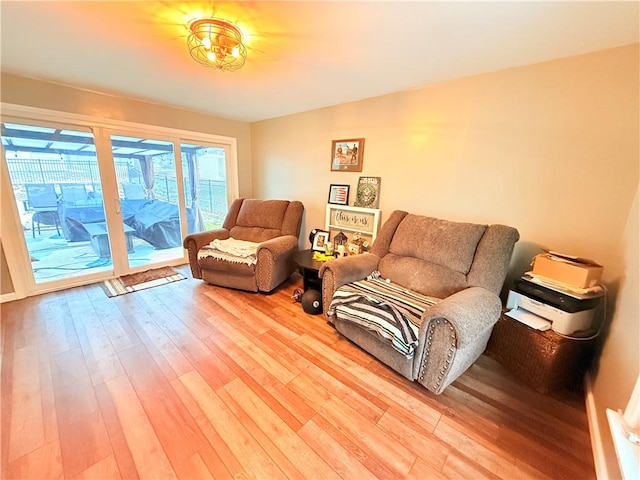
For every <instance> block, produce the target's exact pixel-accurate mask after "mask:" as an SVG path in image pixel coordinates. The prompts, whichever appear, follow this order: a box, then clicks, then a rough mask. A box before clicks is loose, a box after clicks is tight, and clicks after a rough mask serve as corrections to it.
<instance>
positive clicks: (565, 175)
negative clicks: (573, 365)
mask: <svg viewBox="0 0 640 480" xmlns="http://www.w3.org/2000/svg"><path fill="white" fill-rule="evenodd" d="M638 56H639V49H638V45H637V44H635V45H631V46H627V47H622V48H616V49H611V50H605V51H601V52H596V53H592V54H588V55H581V56H576V57H570V58H566V59H562V60H557V61H552V62H546V63H541V64H537V65H531V66H526V67H521V68H514V69H509V70H504V71H500V72H494V73H490V74H486V75H480V76H475V77H470V78H465V79H461V80H457V81H452V82H447V83H443V84H439V85H434V86H431V87H427V88H422V89H419V90H414V91H409V92H402V93H396V94H392V95H387V96H383V97H378V98H372V99H368V100H364V101H360V102H354V103H349V104H343V105H338V106H335V107H330V108H324V109H320V110H315V111H311V112H306V113H302V114H298V115H291V116H287V117H283V118H278V119H273V120H268V121H263V122H259V123H255V124H252V128H251V139H252V145H253V150H252V155H253V179H254V184H253V186H254V194H255V195H256V196H259V197H267V198H290V199H298V200H301V201H303V202H304V204H305V207H306V219H305V224H304V232H305V235H303V237H306V233H308V231H309V230H310V229H311V228H314V227H323V225H324V212H325V202H326V199H327V194H328V189H329V184H331V183H348V184H350V185H351V186H352V193H351V198H350V201H351V202H353V200H354V194H353V189H354V188H355V186H356V183H357V180H358V176H359V175H372V176H380V177H382V189H381V204H380V208H381V210H382V216H383V221H384V219H386V218H387V217H388V215H389V214H390V213H391V211H392V210H395V209H404V210H408V211H411V212H414V213H422V214H428V215H432V216H436V217H441V218H446V219H451V220H464V221H471V222H487V223H494V222H496V223H505V224H509V225H513V226H515V227H517V228H518V229H519V231H520V234H521V240H520V242H519V243H518V245H517V248H516V252H515V256H514V261H513V264H512V269H511V273H510V278H512V277H514V276H519V275H521V274H522V272H524V271H525V270H526V269H527V268H528V264H529V262H530V261H531V258H532V256H533V255H534V254H536V253H538V252H539V251H540V249H542V248H548V249H553V250H557V251H560V252H567V253H571V254H575V255H579V256H584V257H588V258H592V259H594V260H596V261H598V262H600V263H601V264H602V265H604V266H605V269H604V282H606V284H607V285H608V286H609V287H610V290H611V294H612V295H611V301H610V302H609V305H610V310H612V309H613V308H614V306H615V305H616V303H621V302H624V303H625V304H626V305H635V315H633V310H634V309H629V310H631V312H630V313H632V314H631V315H627V314H625V315H622V314H617V315H616V316H615V318H614V320H613V321H614V322H615V324H616V326H615V330H614V331H613V332H612V335H611V336H610V343H609V344H608V345H607V347H606V349H605V356H603V360H602V362H601V364H600V369H599V371H598V375H597V377H596V381H595V384H596V392H597V397H596V403H597V405H598V408H599V411H602V410H603V409H604V407H608V406H612V407H614V408H617V407H619V406H622V407H624V404H625V403H626V397H625V395H627V396H628V393H629V392H630V391H631V389H632V388H633V382H632V377H633V380H635V377H634V375H635V376H637V375H638V372H639V370H640V369H639V367H638V355H637V350H638V336H637V335H631V336H626V335H625V334H624V332H626V331H628V332H637V331H638V326H637V323H638V314H637V304H638V289H637V288H636V289H635V290H633V288H631V289H628V288H627V289H625V290H624V292H623V294H624V296H625V298H624V299H621V298H616V296H617V288H618V286H619V284H620V282H622V281H623V279H624V278H625V277H626V276H627V275H628V270H627V269H628V268H636V267H637V265H632V266H628V265H627V262H628V261H629V258H628V257H629V250H628V249H629V248H630V247H628V246H626V244H629V243H630V244H631V247H633V245H635V246H636V247H637V244H638V231H637V229H636V230H635V231H631V232H630V233H629V232H627V236H631V237H632V238H631V239H630V240H629V241H627V242H625V246H623V242H622V239H624V238H625V228H626V226H627V223H628V219H629V217H630V215H631V212H632V211H636V212H637V209H636V210H632V205H633V202H634V195H635V193H636V189H637V185H638V169H639V165H638V159H639V151H638V144H639V134H638V132H639V128H640V125H639V121H638V111H639V109H638V91H639V83H638V78H639V68H638ZM358 137H363V138H365V149H364V169H363V171H362V173H361V174H360V173H343V172H331V171H330V168H329V165H330V150H331V140H335V139H345V138H358ZM636 202H637V200H636ZM636 208H637V207H636ZM636 215H637V213H636ZM305 246H308V243H306V240H305ZM616 332H617V334H616ZM618 352H619V353H618ZM623 352H624V353H623ZM629 352H635V354H631V353H629ZM628 353H629V354H628ZM627 354H628V355H627ZM603 378H607V381H606V383H607V384H609V383H616V384H617V385H618V388H615V389H611V390H609V391H607V389H606V388H604V382H603V381H602V379H603ZM601 385H602V388H601ZM601 429H607V430H608V427H607V426H606V424H603V425H601ZM607 447H608V450H607V454H608V457H609V459H610V460H611V459H612V458H614V457H612V455H613V452H612V450H611V449H610V448H609V447H610V446H609V445H608V446H607ZM612 461H613V462H615V460H612Z"/></svg>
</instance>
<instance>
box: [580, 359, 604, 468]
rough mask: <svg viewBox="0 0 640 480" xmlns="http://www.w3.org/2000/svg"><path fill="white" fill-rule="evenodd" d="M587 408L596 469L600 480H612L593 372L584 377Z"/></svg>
mask: <svg viewBox="0 0 640 480" xmlns="http://www.w3.org/2000/svg"><path fill="white" fill-rule="evenodd" d="M584 391H585V398H584V400H585V407H586V410H587V420H588V422H589V436H590V437H591V450H592V451H593V463H594V466H595V469H596V478H597V479H598V480H607V479H610V478H611V476H610V475H609V473H610V472H609V469H608V468H607V461H606V457H605V454H604V447H603V445H602V434H601V430H600V424H599V423H598V409H597V408H596V402H595V399H594V398H593V384H592V382H591V372H587V374H586V375H585V377H584Z"/></svg>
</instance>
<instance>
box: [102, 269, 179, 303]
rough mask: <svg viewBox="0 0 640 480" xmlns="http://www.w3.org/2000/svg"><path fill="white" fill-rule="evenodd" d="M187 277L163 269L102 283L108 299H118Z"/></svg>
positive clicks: (171, 270)
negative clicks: (120, 296) (127, 294)
mask: <svg viewBox="0 0 640 480" xmlns="http://www.w3.org/2000/svg"><path fill="white" fill-rule="evenodd" d="M186 278H187V277H185V276H184V275H182V274H181V273H178V272H176V271H175V270H174V269H173V268H170V267H162V268H156V269H153V270H147V271H145V272H139V273H133V274H131V275H124V276H122V277H120V278H114V279H112V280H105V281H104V282H102V283H101V287H102V289H103V290H104V293H106V294H107V296H108V297H116V296H118V295H124V294H125V293H132V292H137V291H140V290H144V289H146V288H151V287H157V286H160V285H166V284H167V283H173V282H177V281H179V280H184V279H186Z"/></svg>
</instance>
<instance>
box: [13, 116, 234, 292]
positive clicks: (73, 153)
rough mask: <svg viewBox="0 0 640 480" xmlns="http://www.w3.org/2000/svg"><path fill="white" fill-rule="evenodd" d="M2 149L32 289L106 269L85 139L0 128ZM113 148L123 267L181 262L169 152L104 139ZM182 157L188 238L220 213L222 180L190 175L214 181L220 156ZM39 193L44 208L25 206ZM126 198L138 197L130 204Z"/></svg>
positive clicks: (201, 150) (192, 153) (92, 162)
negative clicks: (47, 196) (44, 194)
mask: <svg viewBox="0 0 640 480" xmlns="http://www.w3.org/2000/svg"><path fill="white" fill-rule="evenodd" d="M41 140H42V141H41ZM2 141H3V146H4V149H5V152H6V162H7V167H8V170H9V173H10V177H11V182H12V187H13V193H14V195H15V198H16V203H17V206H18V212H19V215H20V219H21V225H22V231H23V234H24V238H25V242H26V245H27V250H28V252H29V255H30V259H31V266H32V270H33V273H34V277H35V278H36V283H41V282H43V281H50V280H57V279H61V278H67V277H73V276H77V275H84V274H87V273H94V272H99V271H104V270H109V269H111V268H112V260H111V255H110V251H109V243H108V237H107V235H108V233H107V231H106V223H105V218H104V206H103V199H102V188H101V183H100V175H99V170H98V162H97V158H96V153H95V146H94V145H93V138H92V136H91V133H90V132H79V131H77V132H71V131H60V130H54V129H46V128H43V127H30V126H24V125H13V124H6V123H3V124H2ZM43 141H45V143H43ZM143 143H144V145H143ZM112 144H113V160H114V168H115V172H116V179H117V185H118V197H119V198H120V199H121V204H122V217H123V222H124V225H123V227H124V229H125V235H126V239H127V243H128V260H129V266H130V267H131V268H135V267H138V266H143V265H150V264H153V263H157V262H162V261H166V260H170V259H173V258H180V257H182V255H183V249H182V244H181V239H182V237H184V235H185V234H186V233H185V232H182V229H181V228H180V227H181V223H180V221H179V217H178V214H179V213H178V188H177V175H176V166H175V161H174V154H173V151H172V150H173V145H172V144H171V143H170V142H163V141H154V140H145V139H139V138H132V137H121V136H118V137H116V136H112ZM181 150H182V158H183V177H184V192H185V204H186V206H187V223H188V229H189V232H190V233H191V232H193V231H202V230H207V229H212V228H217V227H219V226H221V225H222V222H223V221H224V217H225V215H226V210H227V199H226V181H225V179H224V178H211V176H210V178H202V177H201V176H200V173H199V172H200V170H204V171H205V173H208V172H210V171H212V170H213V171H216V172H219V171H220V164H221V165H222V174H223V175H224V149H222V148H215V147H206V146H197V145H186V144H185V145H181ZM213 167H217V168H213ZM218 177H220V175H218ZM131 187H137V190H136V189H132V188H131ZM38 188H39V189H40V190H41V191H45V190H48V191H50V193H51V195H52V196H53V198H54V200H53V201H49V204H48V207H47V208H43V206H41V205H39V204H38V202H39V201H40V200H38V199H37V198H34V195H33V192H34V190H35V191H38ZM127 189H128V190H129V194H130V195H131V193H130V192H131V191H134V190H135V191H140V192H142V193H141V194H140V195H139V196H135V197H133V196H131V198H130V197H128V196H127V191H126V190H127ZM194 189H195V193H197V195H194V192H193V190H194ZM30 193H31V195H30ZM167 212H169V213H167ZM98 227H101V228H102V229H103V231H104V234H103V235H101V234H100V230H99V228H98ZM145 229H146V230H145ZM89 232H91V234H90V233H89ZM96 232H98V233H96Z"/></svg>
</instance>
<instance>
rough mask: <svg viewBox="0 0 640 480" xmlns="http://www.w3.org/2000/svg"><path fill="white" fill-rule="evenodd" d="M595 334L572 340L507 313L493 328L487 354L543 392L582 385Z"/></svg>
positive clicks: (589, 361)
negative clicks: (528, 324)
mask: <svg viewBox="0 0 640 480" xmlns="http://www.w3.org/2000/svg"><path fill="white" fill-rule="evenodd" d="M595 340H596V338H595V336H594V337H591V338H588V339H572V338H567V337H563V336H562V335H558V334H557V333H555V332H554V331H553V330H547V331H544V332H541V331H539V330H535V329H533V328H530V327H528V326H526V325H524V324H523V323H520V322H518V321H516V320H513V319H511V318H509V317H506V316H504V315H503V316H501V317H500V320H498V323H496V325H495V326H494V327H493V332H492V334H491V338H490V339H489V343H488V344H487V350H486V352H485V353H486V354H487V355H488V356H489V357H491V358H493V359H494V360H496V361H497V362H498V363H500V364H501V365H502V366H504V367H505V368H506V369H507V370H509V371H510V372H511V373H513V374H514V375H515V376H516V377H518V378H519V379H520V380H522V381H523V382H524V383H526V384H527V385H529V386H530V387H532V388H534V389H535V390H537V391H539V392H541V393H548V392H551V391H553V390H559V389H565V388H571V387H575V386H577V385H580V384H581V382H582V380H583V378H584V373H585V371H586V370H587V368H588V367H589V365H590V363H591V358H592V356H593V350H594V345H595Z"/></svg>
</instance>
